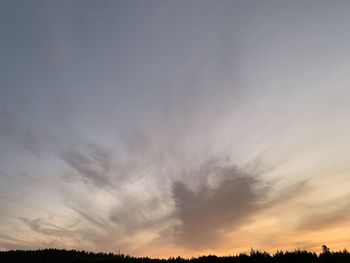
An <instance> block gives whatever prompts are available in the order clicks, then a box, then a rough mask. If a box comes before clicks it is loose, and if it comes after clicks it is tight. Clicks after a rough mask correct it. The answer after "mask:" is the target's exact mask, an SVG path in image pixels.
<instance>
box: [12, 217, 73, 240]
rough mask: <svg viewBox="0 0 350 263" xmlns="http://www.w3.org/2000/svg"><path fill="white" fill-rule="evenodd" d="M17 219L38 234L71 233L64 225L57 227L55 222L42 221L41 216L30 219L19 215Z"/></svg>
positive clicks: (63, 234) (64, 234)
mask: <svg viewBox="0 0 350 263" xmlns="http://www.w3.org/2000/svg"><path fill="white" fill-rule="evenodd" d="M18 219H19V220H21V221H22V222H23V223H25V224H26V225H27V226H29V227H30V229H31V230H33V231H34V232H37V233H39V234H44V235H47V236H67V235H68V236H69V235H71V234H72V233H71V232H70V231H69V230H67V228H66V227H59V226H56V225H55V224H52V223H49V222H44V221H43V220H42V219H41V218H36V219H32V220H31V219H28V218H23V217H19V218H18Z"/></svg>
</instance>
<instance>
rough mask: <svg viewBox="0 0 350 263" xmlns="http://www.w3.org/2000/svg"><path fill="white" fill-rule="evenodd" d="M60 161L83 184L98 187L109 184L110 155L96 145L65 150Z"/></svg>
mask: <svg viewBox="0 0 350 263" xmlns="http://www.w3.org/2000/svg"><path fill="white" fill-rule="evenodd" d="M60 156H61V159H62V160H63V161H64V162H65V163H66V164H67V165H68V166H69V167H70V168H72V169H73V170H74V171H75V172H76V174H77V175H78V176H80V177H81V179H83V181H85V182H90V183H92V184H95V185H98V186H105V185H108V184H110V173H109V172H110V166H111V153H110V151H108V150H107V149H105V148H103V147H101V146H99V145H97V144H91V143H90V144H86V145H84V146H83V147H80V148H79V149H77V148H70V149H68V150H65V151H64V152H63V153H62V154H61V155H60Z"/></svg>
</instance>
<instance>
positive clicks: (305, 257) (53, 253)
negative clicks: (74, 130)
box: [0, 245, 350, 263]
mask: <svg viewBox="0 0 350 263" xmlns="http://www.w3.org/2000/svg"><path fill="white" fill-rule="evenodd" d="M0 262H25V263H64V262H76V263H78V262H125V263H131V262H133V263H134V262H135V263H250V262H254V263H270V262H271V263H274V262H275V263H291V262H293V263H294V262H298V263H313V262H315V263H316V262H320V263H326V262H327V263H328V262H329V263H345V262H346V263H349V262H350V253H349V252H348V251H347V250H345V249H344V250H343V251H337V252H332V251H330V250H329V248H328V247H327V246H325V245H324V246H322V253H320V254H319V255H318V254H316V253H315V252H309V251H306V250H295V251H293V252H282V251H278V252H277V253H275V254H273V255H270V254H269V253H267V252H260V251H254V250H252V251H251V253H250V254H249V255H248V254H239V255H236V256H222V257H218V256H213V255H209V256H201V257H198V258H191V259H184V258H181V257H177V258H169V259H151V258H148V257H131V256H126V255H123V254H112V253H94V252H86V251H77V250H60V249H44V250H11V251H1V252H0Z"/></svg>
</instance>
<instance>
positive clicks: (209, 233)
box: [172, 162, 269, 248]
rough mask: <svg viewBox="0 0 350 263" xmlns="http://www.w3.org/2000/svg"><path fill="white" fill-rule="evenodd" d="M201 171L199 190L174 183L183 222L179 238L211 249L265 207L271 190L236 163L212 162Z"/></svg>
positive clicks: (178, 229) (184, 241)
mask: <svg viewBox="0 0 350 263" xmlns="http://www.w3.org/2000/svg"><path fill="white" fill-rule="evenodd" d="M200 172H201V173H205V179H204V181H202V183H200V184H199V187H197V188H196V189H191V188H190V187H189V186H187V185H186V183H184V182H174V183H173V186H172V193H173V197H174V200H175V203H176V211H175V215H176V217H177V218H178V219H179V220H180V221H181V225H180V226H179V227H178V228H177V229H175V235H176V239H177V242H178V243H179V244H182V245H185V246H187V247H192V248H208V247H210V246H212V245H213V244H215V243H217V242H218V241H219V240H220V239H222V238H223V237H224V235H225V233H226V232H228V231H233V230H234V229H235V228H237V227H238V226H240V225H242V224H244V223H245V222H246V221H247V220H248V219H249V217H250V216H251V215H253V214H255V213H256V212H257V211H259V209H260V208H261V207H262V206H263V203H264V202H265V199H266V197H267V193H268V190H269V186H268V185H267V184H266V183H264V182H262V181H261V180H260V179H259V177H258V176H256V175H254V174H250V173H248V172H246V171H243V170H240V169H238V168H236V167H234V166H218V164H217V163H216V162H210V163H208V164H206V165H205V171H203V170H201V171H200ZM209 177H211V178H209ZM208 181H209V182H210V181H212V182H211V183H209V182H208ZM213 181H216V182H213Z"/></svg>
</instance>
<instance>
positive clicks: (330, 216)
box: [297, 196, 350, 231]
mask: <svg viewBox="0 0 350 263" xmlns="http://www.w3.org/2000/svg"><path fill="white" fill-rule="evenodd" d="M344 200H349V196H344V197H342V198H340V199H336V200H332V201H331V202H327V203H326V204H323V205H319V206H315V207H310V208H308V213H307V214H306V215H305V216H303V217H302V218H301V220H300V221H299V224H298V225H297V229H298V230H304V231H315V230H321V229H325V228H329V227H333V226H335V225H337V224H339V223H342V222H345V221H347V220H349V218H350V202H348V201H345V202H344Z"/></svg>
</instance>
